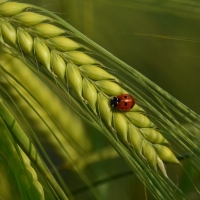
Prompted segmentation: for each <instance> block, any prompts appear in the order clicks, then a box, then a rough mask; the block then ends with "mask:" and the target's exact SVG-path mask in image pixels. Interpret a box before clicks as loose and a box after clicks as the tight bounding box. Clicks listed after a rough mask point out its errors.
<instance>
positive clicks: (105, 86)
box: [95, 80, 126, 96]
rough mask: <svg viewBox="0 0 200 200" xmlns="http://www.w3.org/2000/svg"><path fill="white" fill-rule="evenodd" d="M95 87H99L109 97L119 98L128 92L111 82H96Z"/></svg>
mask: <svg viewBox="0 0 200 200" xmlns="http://www.w3.org/2000/svg"><path fill="white" fill-rule="evenodd" d="M95 85H97V86H98V87H99V88H100V89H101V90H102V91H103V92H104V93H105V94H107V95H111V96H117V95H119V94H124V93H126V91H125V90H124V89H123V88H121V87H120V86H119V85H118V84H116V83H114V82H112V81H109V80H102V81H95Z"/></svg>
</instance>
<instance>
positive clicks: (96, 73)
mask: <svg viewBox="0 0 200 200" xmlns="http://www.w3.org/2000/svg"><path fill="white" fill-rule="evenodd" d="M79 69H80V70H81V71H82V72H83V73H84V74H85V75H86V76H87V77H89V78H91V79H92V80H95V81H99V80H104V79H113V80H114V79H115V77H114V76H113V75H111V74H109V73H108V72H107V71H105V70H104V69H102V68H100V67H98V66H96V65H82V66H80V68H79Z"/></svg>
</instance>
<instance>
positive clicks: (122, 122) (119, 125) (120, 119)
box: [113, 112, 128, 141]
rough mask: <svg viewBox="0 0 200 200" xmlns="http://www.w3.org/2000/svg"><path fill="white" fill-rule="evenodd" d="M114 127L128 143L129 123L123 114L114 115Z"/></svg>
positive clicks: (115, 113)
mask: <svg viewBox="0 0 200 200" xmlns="http://www.w3.org/2000/svg"><path fill="white" fill-rule="evenodd" d="M113 126H114V128H115V130H116V131H117V133H118V134H119V135H120V136H121V138H122V139H123V140H124V141H127V133H128V123H127V120H126V117H125V116H124V115H123V114H122V113H119V112H114V113H113Z"/></svg>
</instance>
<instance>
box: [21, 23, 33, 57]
mask: <svg viewBox="0 0 200 200" xmlns="http://www.w3.org/2000/svg"><path fill="white" fill-rule="evenodd" d="M17 39H18V41H19V44H20V48H22V50H23V51H24V52H25V53H27V54H31V53H32V49H33V38H32V37H31V36H30V35H29V33H28V32H27V31H25V30H24V29H22V28H20V27H19V28H18V29H17Z"/></svg>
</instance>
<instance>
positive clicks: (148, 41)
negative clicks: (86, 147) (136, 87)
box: [24, 0, 200, 200]
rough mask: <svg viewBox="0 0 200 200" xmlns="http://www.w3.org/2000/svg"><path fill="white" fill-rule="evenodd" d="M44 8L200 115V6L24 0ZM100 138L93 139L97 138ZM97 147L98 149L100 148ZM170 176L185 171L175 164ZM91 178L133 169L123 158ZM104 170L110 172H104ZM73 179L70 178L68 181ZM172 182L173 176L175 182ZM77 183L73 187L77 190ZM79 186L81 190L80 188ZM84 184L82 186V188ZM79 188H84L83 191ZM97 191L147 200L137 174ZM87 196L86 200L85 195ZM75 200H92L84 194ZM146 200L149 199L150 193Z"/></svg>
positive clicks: (111, 197)
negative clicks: (178, 168) (177, 167)
mask: <svg viewBox="0 0 200 200" xmlns="http://www.w3.org/2000/svg"><path fill="white" fill-rule="evenodd" d="M24 2H26V3H31V4H34V5H37V6H40V7H44V8H46V9H48V10H50V11H53V12H54V13H56V14H58V15H59V16H60V17H62V18H63V19H65V20H66V21H67V22H69V23H70V24H71V25H73V26H74V27H75V28H77V29H78V30H79V31H81V32H82V33H83V34H85V35H87V36H88V37H89V38H90V39H92V40H93V41H95V42H96V43H98V44H99V45H101V46H102V47H104V48H105V49H107V50H108V51H110V52H111V53H113V54H114V55H115V56H117V57H118V58H120V59H121V60H123V61H124V62H126V63H128V64H130V65H131V66H132V67H134V68H135V69H137V70H138V71H140V72H141V73H142V74H144V75H145V76H147V77H148V78H149V79H151V80H152V81H154V82H155V83H156V84H158V85H159V86H160V87H162V88H163V89H165V90H166V91H167V92H169V93H170V94H172V95H173V96H174V97H176V98H177V99H178V100H180V101H181V102H183V103H184V104H185V105H187V106H188V107H189V108H191V109H193V110H194V111H195V112H197V113H200V106H199V100H200V87H199V85H200V78H199V74H200V66H199V64H200V40H199V38H200V34H199V33H200V25H199V22H200V3H198V1H181V0H180V1H156V0H141V1H131V0H130V1H128V0H56V1H55V0H52V1H49V0H48V1H47V0H32V1H31V0H26V1H24ZM95 136H97V135H94V136H93V137H95ZM97 146H98V144H97ZM167 167H168V170H167V171H168V173H169V175H170V174H172V172H173V175H172V176H174V174H176V177H174V181H175V182H181V178H180V174H181V172H180V171H179V172H178V171H177V172H176V170H177V169H176V167H175V165H170V166H167ZM92 168H93V169H95V172H94V173H93V172H92V170H91V169H89V170H88V173H87V175H88V176H89V177H90V178H91V179H92V178H94V177H96V179H98V178H104V177H105V178H106V177H107V176H108V175H114V174H117V173H121V172H123V171H125V172H126V171H127V170H129V168H128V167H127V165H126V164H125V163H124V162H122V159H121V158H118V159H113V160H111V161H110V162H105V163H104V162H102V163H101V164H98V165H97V166H95V165H94V166H92ZM104 169H106V172H105V170H104ZM72 177H73V179H74V176H72V175H69V177H68V178H69V179H70V178H72ZM172 178H173V177H172ZM187 181H188V180H185V183H186V185H187V184H188V183H187ZM74 182H75V186H74V188H73V187H72V190H73V189H74V191H75V190H76V187H77V188H79V184H77V183H76V181H74ZM76 184H77V185H76ZM80 185H81V183H80ZM186 185H184V184H182V188H184V190H185V192H186V193H188V196H189V198H190V199H194V200H196V199H199V197H198V196H196V194H195V193H193V191H191V192H189V190H190V187H189V188H187V189H188V191H186ZM80 187H81V186H80ZM98 189H99V191H100V193H101V195H102V198H103V199H105V200H107V199H108V200H118V199H123V200H129V199H136V200H139V199H145V192H144V191H145V189H144V186H143V185H142V183H141V182H140V181H139V180H138V179H137V178H136V177H135V176H134V175H133V174H127V175H126V176H124V177H121V178H120V179H117V180H113V181H109V183H105V184H101V185H99V186H98ZM84 195H85V196H84ZM75 197H76V199H92V197H91V196H90V194H87V192H86V191H84V190H83V191H82V192H80V193H79V194H77V195H76V196H75ZM148 199H154V198H153V197H152V198H151V195H150V194H148Z"/></svg>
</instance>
